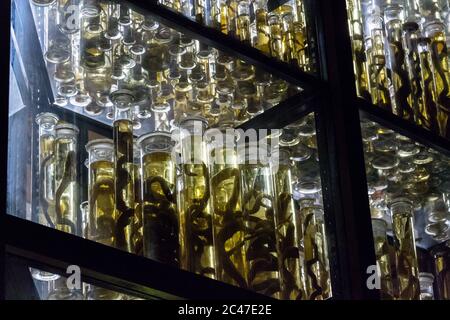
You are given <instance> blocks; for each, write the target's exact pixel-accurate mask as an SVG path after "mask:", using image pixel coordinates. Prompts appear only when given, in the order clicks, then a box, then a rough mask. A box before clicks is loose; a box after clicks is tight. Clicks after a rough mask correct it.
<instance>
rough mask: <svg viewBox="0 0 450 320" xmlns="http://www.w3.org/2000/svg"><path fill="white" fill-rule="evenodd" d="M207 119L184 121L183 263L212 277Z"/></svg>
mask: <svg viewBox="0 0 450 320" xmlns="http://www.w3.org/2000/svg"><path fill="white" fill-rule="evenodd" d="M206 127H207V122H206V120H205V119H204V118H201V117H188V118H185V119H183V120H182V121H181V123H180V129H181V145H180V146H181V164H182V168H183V170H182V171H183V190H182V191H181V193H182V195H181V196H182V198H183V203H182V204H181V206H180V208H179V210H180V243H181V257H180V259H181V266H182V268H183V269H186V270H188V271H191V272H195V273H198V274H201V275H204V276H207V277H210V278H214V277H215V270H214V266H215V263H214V248H213V235H212V218H211V209H210V196H211V192H210V185H209V170H208V165H207V163H206V162H205V161H206V159H207V153H206V144H205V142H204V140H203V134H204V132H205V130H206Z"/></svg>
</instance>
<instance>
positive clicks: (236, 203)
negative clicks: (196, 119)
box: [206, 129, 248, 288]
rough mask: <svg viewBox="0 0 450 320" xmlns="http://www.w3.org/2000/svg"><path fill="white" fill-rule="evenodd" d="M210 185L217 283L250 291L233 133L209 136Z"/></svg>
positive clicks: (217, 133) (210, 134) (215, 131)
mask: <svg viewBox="0 0 450 320" xmlns="http://www.w3.org/2000/svg"><path fill="white" fill-rule="evenodd" d="M206 137H207V142H208V157H209V169H210V178H211V179H210V185H211V187H210V188H211V206H212V216H213V234H214V251H215V261H216V278H217V280H220V281H223V282H226V283H229V284H232V285H236V286H239V287H241V288H247V273H248V266H247V260H246V256H245V248H244V242H245V238H244V237H245V225H244V217H243V214H242V203H241V188H240V186H241V176H240V172H239V169H238V165H237V154H236V136H235V134H234V132H233V130H231V132H227V131H226V130H225V129H222V130H219V129H211V130H209V131H208V132H207V133H206Z"/></svg>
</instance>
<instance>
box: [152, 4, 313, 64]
mask: <svg viewBox="0 0 450 320" xmlns="http://www.w3.org/2000/svg"><path fill="white" fill-rule="evenodd" d="M158 2H159V3H160V4H162V5H164V6H166V7H168V8H171V9H172V10H175V11H177V12H179V13H181V14H183V15H184V16H186V17H188V18H191V19H192V20H195V21H197V22H198V23H201V24H203V25H205V26H207V27H211V28H214V29H217V30H220V31H222V32H223V33H224V34H227V35H228V36H230V37H233V38H236V39H239V40H241V41H242V42H244V43H245V44H248V45H251V46H252V47H254V48H256V49H258V50H260V51H261V52H262V53H264V54H266V55H268V56H271V57H274V58H276V59H278V60H280V61H284V62H287V63H289V64H292V65H293V66H296V67H299V68H300V69H301V70H303V71H305V72H315V62H314V60H313V54H312V52H313V50H314V49H313V47H312V42H313V41H312V37H313V34H312V32H311V30H310V29H308V28H309V27H310V26H311V25H313V24H314V23H313V22H312V21H308V18H309V17H310V16H311V14H312V13H311V12H309V11H308V7H307V3H308V0H306V1H304V0H288V1H286V0H284V1H276V0H275V1H273V0H255V1H250V0H191V1H190V0H186V1H184V0H159V1H158Z"/></svg>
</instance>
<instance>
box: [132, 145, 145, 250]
mask: <svg viewBox="0 0 450 320" xmlns="http://www.w3.org/2000/svg"><path fill="white" fill-rule="evenodd" d="M133 158H134V163H133V171H134V206H135V213H134V218H133V222H132V227H131V241H132V248H133V249H134V253H135V254H137V255H140V256H142V255H143V254H144V253H143V250H144V243H143V241H144V234H143V232H144V231H143V224H142V219H143V215H142V210H143V209H142V207H143V200H142V170H141V151H140V148H139V144H138V140H137V139H134V146H133Z"/></svg>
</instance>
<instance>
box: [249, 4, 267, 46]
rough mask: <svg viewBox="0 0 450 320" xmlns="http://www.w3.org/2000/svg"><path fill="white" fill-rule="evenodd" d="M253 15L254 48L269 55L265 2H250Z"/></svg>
mask: <svg viewBox="0 0 450 320" xmlns="http://www.w3.org/2000/svg"><path fill="white" fill-rule="evenodd" d="M252 4H253V11H254V13H255V23H256V37H255V41H254V46H255V47H256V48H257V49H259V50H260V51H262V52H263V53H265V54H270V46H269V43H270V30H269V25H268V23H267V12H268V10H267V0H256V1H253V2H252Z"/></svg>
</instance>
